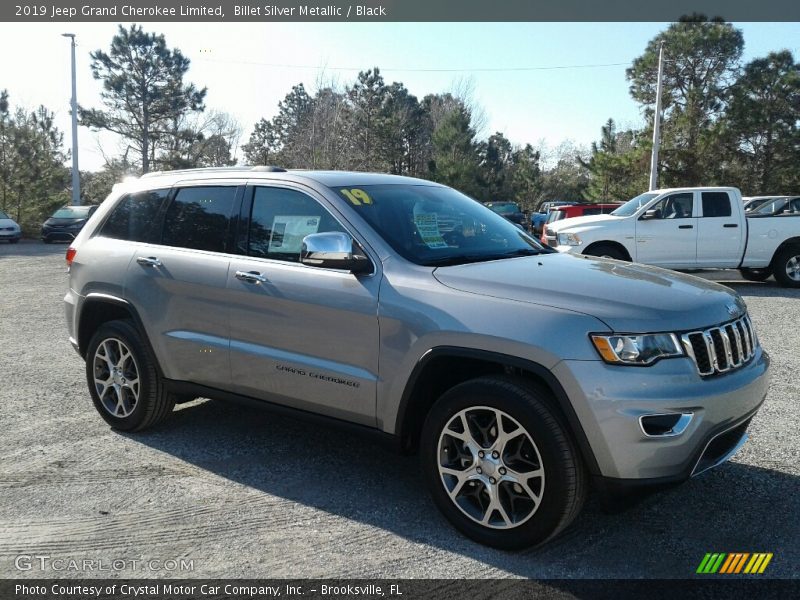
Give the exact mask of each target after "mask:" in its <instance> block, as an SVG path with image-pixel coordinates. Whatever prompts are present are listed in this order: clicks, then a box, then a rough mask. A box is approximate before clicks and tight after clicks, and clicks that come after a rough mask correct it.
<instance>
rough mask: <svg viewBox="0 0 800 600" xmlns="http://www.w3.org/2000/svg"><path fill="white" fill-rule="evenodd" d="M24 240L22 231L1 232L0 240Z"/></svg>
mask: <svg viewBox="0 0 800 600" xmlns="http://www.w3.org/2000/svg"><path fill="white" fill-rule="evenodd" d="M19 239H22V232H21V231H0V240H19Z"/></svg>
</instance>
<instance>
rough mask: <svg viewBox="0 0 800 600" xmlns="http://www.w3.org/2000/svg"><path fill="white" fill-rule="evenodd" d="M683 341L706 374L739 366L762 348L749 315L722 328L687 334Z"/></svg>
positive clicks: (688, 351) (699, 367)
mask: <svg viewBox="0 0 800 600" xmlns="http://www.w3.org/2000/svg"><path fill="white" fill-rule="evenodd" d="M681 341H682V342H683V347H684V348H685V349H686V353H687V354H688V355H689V356H690V357H691V359H692V360H693V361H694V364H695V366H696V367H697V372H698V373H700V375H702V376H703V377H708V376H709V375H716V374H717V373H727V372H728V371H732V370H733V369H738V368H739V367H741V366H743V365H744V364H746V363H747V362H748V361H749V360H750V359H751V358H753V356H754V355H755V353H756V349H757V348H758V339H757V338H756V335H755V332H754V330H753V324H752V322H751V321H750V317H748V316H747V315H744V316H743V317H742V318H740V319H737V320H735V321H731V322H730V323H726V324H724V325H720V326H719V327H712V328H710V329H706V330H704V331H691V332H689V333H684V334H683V335H682V336H681Z"/></svg>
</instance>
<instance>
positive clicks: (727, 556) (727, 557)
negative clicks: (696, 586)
mask: <svg viewBox="0 0 800 600" xmlns="http://www.w3.org/2000/svg"><path fill="white" fill-rule="evenodd" d="M771 560H772V552H754V553H752V554H751V553H749V552H731V553H725V552H713V553H712V552H708V553H707V554H706V555H705V556H704V557H703V560H702V561H701V562H700V566H699V567H697V571H696V572H697V573H700V574H702V575H706V574H714V573H719V574H725V575H731V574H737V573H748V574H750V575H755V574H759V575H760V574H761V573H763V572H764V571H765V570H766V568H767V565H768V564H769V561H771Z"/></svg>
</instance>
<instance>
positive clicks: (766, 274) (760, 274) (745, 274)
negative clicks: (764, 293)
mask: <svg viewBox="0 0 800 600" xmlns="http://www.w3.org/2000/svg"><path fill="white" fill-rule="evenodd" d="M739 274H740V275H741V276H742V279H746V280H747V281H766V280H767V279H769V278H770V275H772V269H770V268H766V269H748V268H742V269H739Z"/></svg>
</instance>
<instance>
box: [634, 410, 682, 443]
mask: <svg viewBox="0 0 800 600" xmlns="http://www.w3.org/2000/svg"><path fill="white" fill-rule="evenodd" d="M676 414H678V413H648V414H646V415H639V429H641V430H642V433H643V434H644V436H645V437H648V438H652V439H658V438H671V437H677V436H679V435H681V434H682V433H683V432H684V431H686V428H687V427H689V424H690V423H691V422H692V419H693V418H694V413H693V412H688V413H680V415H681V416H680V417H679V418H678V420H677V421H676V422H675V425H673V426H672V429H670V430H669V431H667V432H666V433H660V434H658V435H653V434H651V433H647V431H645V429H644V423H643V422H642V419H644V418H645V417H671V416H673V415H676Z"/></svg>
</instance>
